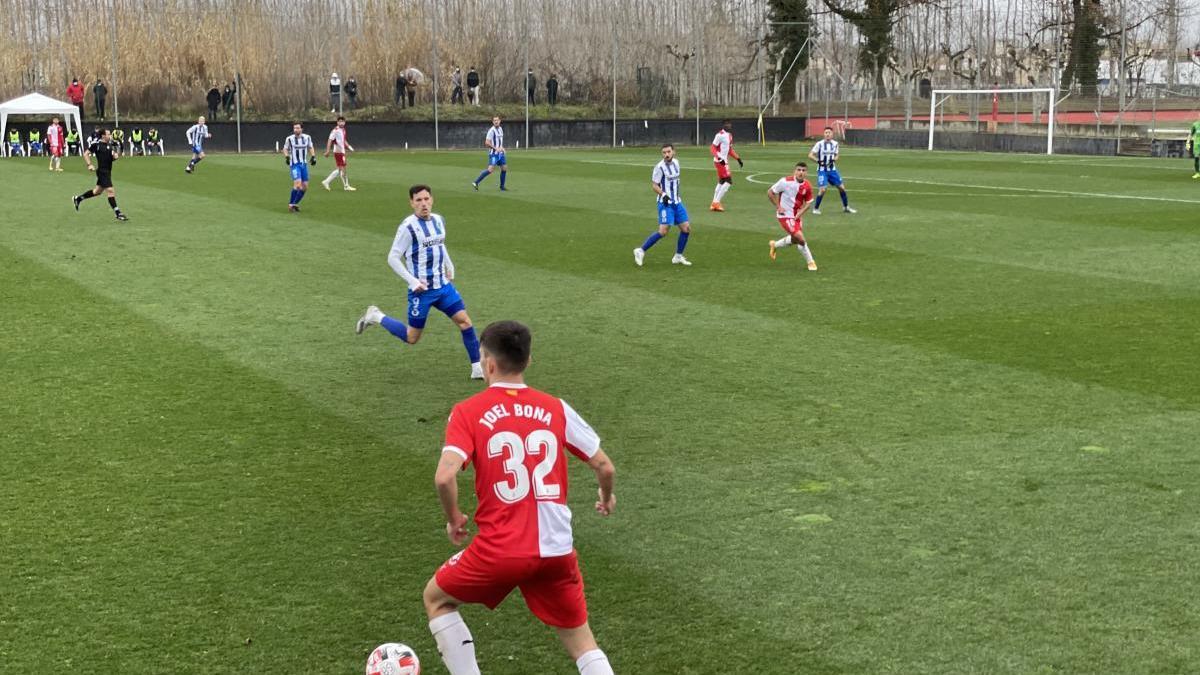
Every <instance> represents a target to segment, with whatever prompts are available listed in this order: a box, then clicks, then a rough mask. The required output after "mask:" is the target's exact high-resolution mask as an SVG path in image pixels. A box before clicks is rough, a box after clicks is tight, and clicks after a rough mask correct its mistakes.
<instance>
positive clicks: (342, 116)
mask: <svg viewBox="0 0 1200 675" xmlns="http://www.w3.org/2000/svg"><path fill="white" fill-rule="evenodd" d="M337 121H338V122H345V121H346V117H345V116H344V115H338V118H337Z"/></svg>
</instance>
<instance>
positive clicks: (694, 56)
mask: <svg viewBox="0 0 1200 675" xmlns="http://www.w3.org/2000/svg"><path fill="white" fill-rule="evenodd" d="M696 23H697V22H696V14H695V12H694V11H693V13H692V43H693V44H694V45H695V48H694V50H693V52H692V61H694V63H693V64H692V70H693V72H694V74H695V80H696V82H695V89H696V145H700V47H701V42H702V41H701V40H700V39H699V38H698V37H696Z"/></svg>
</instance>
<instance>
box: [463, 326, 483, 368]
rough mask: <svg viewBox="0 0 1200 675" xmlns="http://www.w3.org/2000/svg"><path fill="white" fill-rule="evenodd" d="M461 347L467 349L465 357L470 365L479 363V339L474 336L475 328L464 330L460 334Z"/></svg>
mask: <svg viewBox="0 0 1200 675" xmlns="http://www.w3.org/2000/svg"><path fill="white" fill-rule="evenodd" d="M462 340H463V346H464V347H466V348H467V356H469V357H471V363H479V337H478V336H477V335H475V327H474V326H472V327H470V328H464V329H463V332H462Z"/></svg>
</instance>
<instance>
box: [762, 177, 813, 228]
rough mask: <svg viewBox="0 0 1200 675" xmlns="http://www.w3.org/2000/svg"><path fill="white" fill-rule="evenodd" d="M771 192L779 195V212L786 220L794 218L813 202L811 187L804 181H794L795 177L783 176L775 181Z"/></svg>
mask: <svg viewBox="0 0 1200 675" xmlns="http://www.w3.org/2000/svg"><path fill="white" fill-rule="evenodd" d="M771 192H774V193H775V194H777V195H779V212H780V213H782V214H784V215H786V216H787V217H788V218H795V217H796V216H797V215H799V213H800V209H802V208H804V205H805V204H807V203H808V202H811V201H812V200H813V191H812V185H809V183H808V181H806V180H796V177H795V176H784V177H783V178H780V179H779V180H777V181H775V184H774V185H772V186H771Z"/></svg>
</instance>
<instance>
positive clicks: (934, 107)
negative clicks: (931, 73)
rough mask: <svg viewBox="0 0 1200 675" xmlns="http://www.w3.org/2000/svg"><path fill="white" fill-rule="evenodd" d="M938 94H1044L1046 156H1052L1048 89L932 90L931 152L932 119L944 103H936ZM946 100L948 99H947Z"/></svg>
mask: <svg viewBox="0 0 1200 675" xmlns="http://www.w3.org/2000/svg"><path fill="white" fill-rule="evenodd" d="M938 94H993V95H995V94H1045V95H1046V98H1047V100H1049V102H1050V103H1049V105H1048V106H1047V108H1048V110H1047V114H1048V116H1049V117H1048V120H1047V125H1046V129H1047V131H1046V154H1047V155H1053V154H1054V103H1055V101H1054V94H1055V91H1054V90H1053V89H1051V88H1049V87H1031V88H1024V89H934V90H932V91H931V92H930V93H929V149H930V150H933V131H934V118H935V115H936V114H937V109H938V106H940V105H941V104H942V103H945V102H946V99H945V98H943V99H942V101H941V103H939V102H938ZM947 98H948V97H947Z"/></svg>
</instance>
